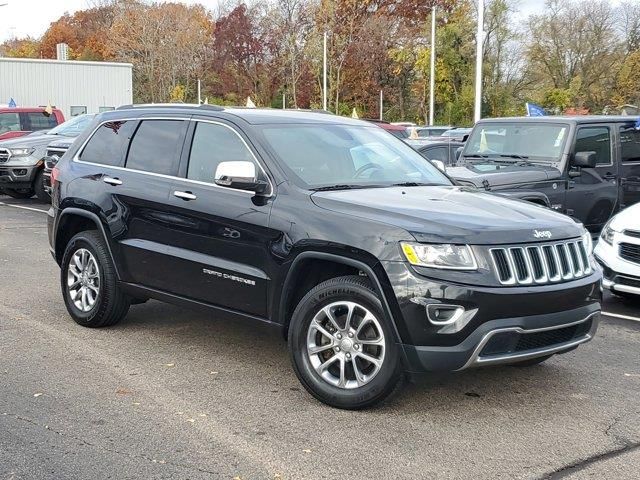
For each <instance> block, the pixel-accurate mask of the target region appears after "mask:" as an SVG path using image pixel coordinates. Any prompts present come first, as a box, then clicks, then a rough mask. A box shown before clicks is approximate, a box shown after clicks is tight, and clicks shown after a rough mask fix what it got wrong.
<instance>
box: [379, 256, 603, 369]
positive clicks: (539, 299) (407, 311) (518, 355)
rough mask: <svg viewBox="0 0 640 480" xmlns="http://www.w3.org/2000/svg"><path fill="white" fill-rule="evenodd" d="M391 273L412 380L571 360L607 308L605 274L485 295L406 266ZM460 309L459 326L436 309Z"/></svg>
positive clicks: (393, 266) (489, 290) (391, 267)
mask: <svg viewBox="0 0 640 480" xmlns="http://www.w3.org/2000/svg"><path fill="white" fill-rule="evenodd" d="M385 270H386V272H387V274H388V275H389V278H390V280H391V282H390V284H391V285H394V287H393V290H394V293H395V295H396V299H397V301H398V311H396V312H394V318H395V319H396V322H395V323H396V326H397V329H398V333H399V336H400V340H401V344H402V348H403V350H404V353H405V359H406V360H407V365H406V368H407V370H408V371H410V372H416V373H419V372H426V371H454V370H462V369H466V368H470V367H475V366H481V365H493V364H500V363H516V362H518V361H523V360H528V359H531V358H536V357H541V356H545V355H550V354H554V353H563V352H565V351H568V350H571V349H573V348H575V347H576V346H578V345H580V344H581V343H584V342H587V341H589V340H590V339H591V338H593V336H594V334H595V332H596V330H597V327H598V319H599V312H600V302H601V300H602V289H601V278H602V274H601V271H600V269H599V268H597V267H595V268H594V271H593V273H591V274H590V275H588V276H585V277H583V278H579V279H577V280H573V281H569V282H565V283H556V284H547V285H539V286H518V287H479V286H474V285H461V284H455V283H451V282H450V283H446V282H443V281H442V280H434V279H429V278H425V277H423V276H422V275H418V274H417V273H416V272H414V271H413V270H412V269H411V267H409V266H408V265H406V264H403V263H402V262H393V263H391V262H389V263H387V264H385ZM434 306H438V307H439V306H444V307H449V308H450V307H456V306H457V307H460V308H461V309H463V310H464V312H463V313H461V314H460V315H456V316H454V317H452V322H451V323H447V322H442V323H439V322H436V321H434V318H433V316H432V315H430V314H429V313H428V312H429V309H431V308H432V307H434Z"/></svg>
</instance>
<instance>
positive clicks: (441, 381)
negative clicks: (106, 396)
mask: <svg viewBox="0 0 640 480" xmlns="http://www.w3.org/2000/svg"><path fill="white" fill-rule="evenodd" d="M110 330H112V331H113V330H115V331H117V332H118V334H122V335H126V336H129V337H130V336H131V335H134V336H135V335H144V336H148V335H152V336H153V338H154V343H155V345H156V346H160V347H161V348H162V346H163V345H164V346H165V347H166V348H169V347H171V348H172V349H175V350H177V351H179V352H190V356H191V357H193V358H198V361H199V362H202V363H207V362H210V363H212V364H216V365H219V366H220V368H221V369H227V370H229V371H233V372H234V373H233V374H234V375H244V376H246V377H245V381H246V382H252V383H254V384H258V385H260V384H262V386H261V388H264V389H266V390H268V389H271V390H269V391H271V392H272V393H276V392H277V391H278V390H280V391H282V390H289V391H294V392H295V391H299V392H300V393H299V394H292V392H289V393H288V394H287V397H288V398H289V399H292V400H293V401H294V403H302V404H304V406H305V407H313V408H315V407H317V406H319V405H320V404H319V403H318V402H317V401H315V400H314V399H313V398H312V397H311V396H310V395H307V394H306V392H304V389H303V388H302V386H301V385H300V384H299V383H298V381H297V379H296V377H295V374H294V372H293V370H292V368H291V366H290V360H289V353H288V349H287V344H286V342H285V341H284V339H283V337H282V334H281V330H280V329H279V328H275V327H273V326H268V325H263V324H259V323H257V322H253V321H249V320H242V319H237V318H235V317H234V318H231V317H226V316H225V315H222V314H221V315H218V314H208V313H201V312H195V311H189V310H184V309H181V308H178V307H174V306H171V305H165V304H162V303H159V302H154V301H150V302H148V303H146V304H143V305H137V306H133V307H132V309H131V311H130V313H129V315H128V316H127V318H126V319H125V320H124V321H123V322H122V323H121V324H119V325H118V326H116V327H114V328H113V329H110ZM581 348H583V349H588V348H590V344H587V345H585V346H583V347H581ZM579 352H581V350H580V349H578V351H577V352H575V353H574V352H572V353H570V354H567V355H560V356H556V357H553V358H552V359H550V360H548V361H547V362H546V363H544V364H542V365H539V366H533V367H527V368H518V367H512V366H502V367H485V368H477V369H471V370H467V371H463V372H453V373H431V374H426V375H423V376H420V377H418V378H414V379H413V381H412V382H409V381H407V382H404V385H403V387H402V388H401V389H400V390H399V391H398V392H397V394H396V395H394V396H393V397H391V399H389V400H387V401H386V402H384V403H382V404H381V405H379V406H377V407H375V408H373V409H370V410H368V411H369V412H371V413H373V414H374V415H377V413H380V414H384V413H388V412H390V411H393V412H395V413H396V414H403V415H410V414H414V413H415V414H418V413H419V414H424V413H425V412H429V414H430V415H439V414H442V415H452V414H453V415H456V414H463V415H465V416H466V415H468V414H469V412H475V414H477V415H480V416H481V417H484V416H485V415H495V414H496V413H497V412H500V411H502V412H511V413H512V414H515V413H516V412H517V413H518V414H520V415H524V416H525V417H527V416H529V415H531V414H533V413H534V411H533V410H532V409H531V408H530V405H531V404H534V403H535V404H536V409H535V414H536V415H539V414H540V410H541V409H542V410H544V409H546V408H555V409H558V408H559V409H561V410H563V409H565V408H566V406H565V407H563V406H562V404H563V403H566V404H567V405H572V404H574V403H575V401H576V400H579V399H580V396H581V395H582V393H581V388H580V385H581V383H582V380H583V377H584V375H585V373H584V371H582V368H581V367H580V363H581V361H580V360H577V358H576V355H580V353H579ZM577 366H578V368H576V367H577ZM194 368H198V367H197V366H195V367H194ZM551 392H552V393H551ZM280 400H282V398H280ZM470 407H472V408H471V409H470ZM327 408H328V407H327ZM376 412H377V413H376Z"/></svg>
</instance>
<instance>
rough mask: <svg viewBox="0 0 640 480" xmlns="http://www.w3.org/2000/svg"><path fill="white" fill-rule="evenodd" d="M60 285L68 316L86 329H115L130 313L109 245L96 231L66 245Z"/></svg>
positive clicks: (128, 299) (91, 231)
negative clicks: (109, 327)
mask: <svg viewBox="0 0 640 480" xmlns="http://www.w3.org/2000/svg"><path fill="white" fill-rule="evenodd" d="M60 284H61V287H62V296H63V298H64V303H65V305H66V307H67V311H68V312H69V315H71V318H73V320H74V321H75V322H76V323H77V324H79V325H82V326H83V327H91V328H99V327H108V326H111V325H115V324H116V323H118V322H119V321H120V320H122V319H123V318H124V317H125V316H126V314H127V312H128V311H129V307H130V305H131V299H130V298H129V297H128V296H127V295H125V294H124V293H123V292H122V289H121V288H120V287H119V286H118V281H117V276H116V272H115V268H114V266H113V263H112V261H111V257H110V256H109V251H108V249H107V245H106V244H105V241H104V239H103V238H102V236H101V235H100V234H99V233H98V232H97V231H95V230H88V231H84V232H80V233H78V234H77V235H75V236H74V237H73V238H72V239H71V240H70V241H69V243H68V244H67V246H66V248H65V252H64V256H63V257H62V264H61V270H60Z"/></svg>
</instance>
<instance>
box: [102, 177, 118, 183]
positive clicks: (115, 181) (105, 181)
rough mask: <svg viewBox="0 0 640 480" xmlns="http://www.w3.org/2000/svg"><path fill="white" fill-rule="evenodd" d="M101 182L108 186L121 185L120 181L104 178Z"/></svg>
mask: <svg viewBox="0 0 640 480" xmlns="http://www.w3.org/2000/svg"><path fill="white" fill-rule="evenodd" d="M102 181H103V182H104V183H108V184H109V185H122V180H120V179H119V178H111V177H104V178H103V179H102Z"/></svg>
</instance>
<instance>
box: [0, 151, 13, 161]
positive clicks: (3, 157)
mask: <svg viewBox="0 0 640 480" xmlns="http://www.w3.org/2000/svg"><path fill="white" fill-rule="evenodd" d="M10 156H11V152H10V151H9V150H7V149H6V148H0V163H4V162H6V161H7V160H9V157H10Z"/></svg>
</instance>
